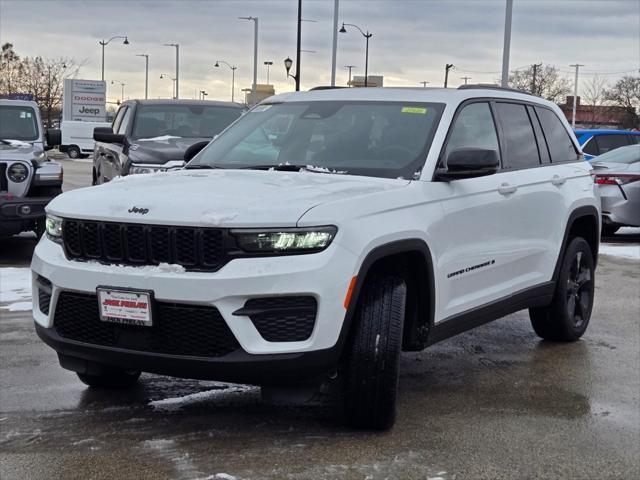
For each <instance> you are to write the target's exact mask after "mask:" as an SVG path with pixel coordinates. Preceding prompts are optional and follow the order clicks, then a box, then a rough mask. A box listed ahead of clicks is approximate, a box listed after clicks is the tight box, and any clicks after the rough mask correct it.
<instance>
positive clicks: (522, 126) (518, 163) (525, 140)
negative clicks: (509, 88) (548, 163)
mask: <svg viewBox="0 0 640 480" xmlns="http://www.w3.org/2000/svg"><path fill="white" fill-rule="evenodd" d="M496 111H497V113H498V116H499V117H500V123H501V124H502V130H503V134H504V141H505V154H504V159H503V168H506V169H512V168H529V167H535V166H538V165H540V156H539V155H538V146H537V144H536V137H535V135H534V133H533V126H532V125H531V120H530V119H529V114H528V113H527V109H526V106H524V105H520V104H517V103H498V104H496Z"/></svg>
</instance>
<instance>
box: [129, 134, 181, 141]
mask: <svg viewBox="0 0 640 480" xmlns="http://www.w3.org/2000/svg"><path fill="white" fill-rule="evenodd" d="M172 138H182V137H176V136H174V135H162V136H160V137H153V138H139V139H138V140H137V141H138V142H167V141H169V140H171V139H172Z"/></svg>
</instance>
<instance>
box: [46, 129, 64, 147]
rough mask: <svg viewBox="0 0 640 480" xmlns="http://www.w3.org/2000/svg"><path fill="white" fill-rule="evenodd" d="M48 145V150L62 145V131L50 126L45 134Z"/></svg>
mask: <svg viewBox="0 0 640 480" xmlns="http://www.w3.org/2000/svg"><path fill="white" fill-rule="evenodd" d="M44 136H45V140H46V143H47V146H46V147H45V148H46V150H51V149H52V148H53V147H57V146H60V145H62V131H60V130H59V129H57V128H48V129H47V131H46V132H45V134H44Z"/></svg>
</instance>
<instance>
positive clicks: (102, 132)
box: [93, 127, 126, 145]
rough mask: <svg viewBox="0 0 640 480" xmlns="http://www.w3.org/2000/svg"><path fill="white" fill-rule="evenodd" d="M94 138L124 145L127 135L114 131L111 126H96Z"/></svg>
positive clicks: (98, 140) (97, 140)
mask: <svg viewBox="0 0 640 480" xmlns="http://www.w3.org/2000/svg"><path fill="white" fill-rule="evenodd" d="M93 139H94V140H95V141H96V142H102V143H117V144H118V145H124V143H125V140H126V137H125V136H124V135H118V134H117V133H113V130H112V129H111V127H96V128H94V129H93Z"/></svg>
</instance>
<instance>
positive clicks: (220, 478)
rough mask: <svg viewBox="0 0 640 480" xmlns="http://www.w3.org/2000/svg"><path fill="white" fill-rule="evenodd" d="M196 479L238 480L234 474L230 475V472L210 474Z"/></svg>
mask: <svg viewBox="0 0 640 480" xmlns="http://www.w3.org/2000/svg"><path fill="white" fill-rule="evenodd" d="M195 480H238V479H237V478H236V477H234V476H233V475H229V474H228V473H216V474H215V475H209V476H208V477H204V478H196V479H195Z"/></svg>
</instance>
